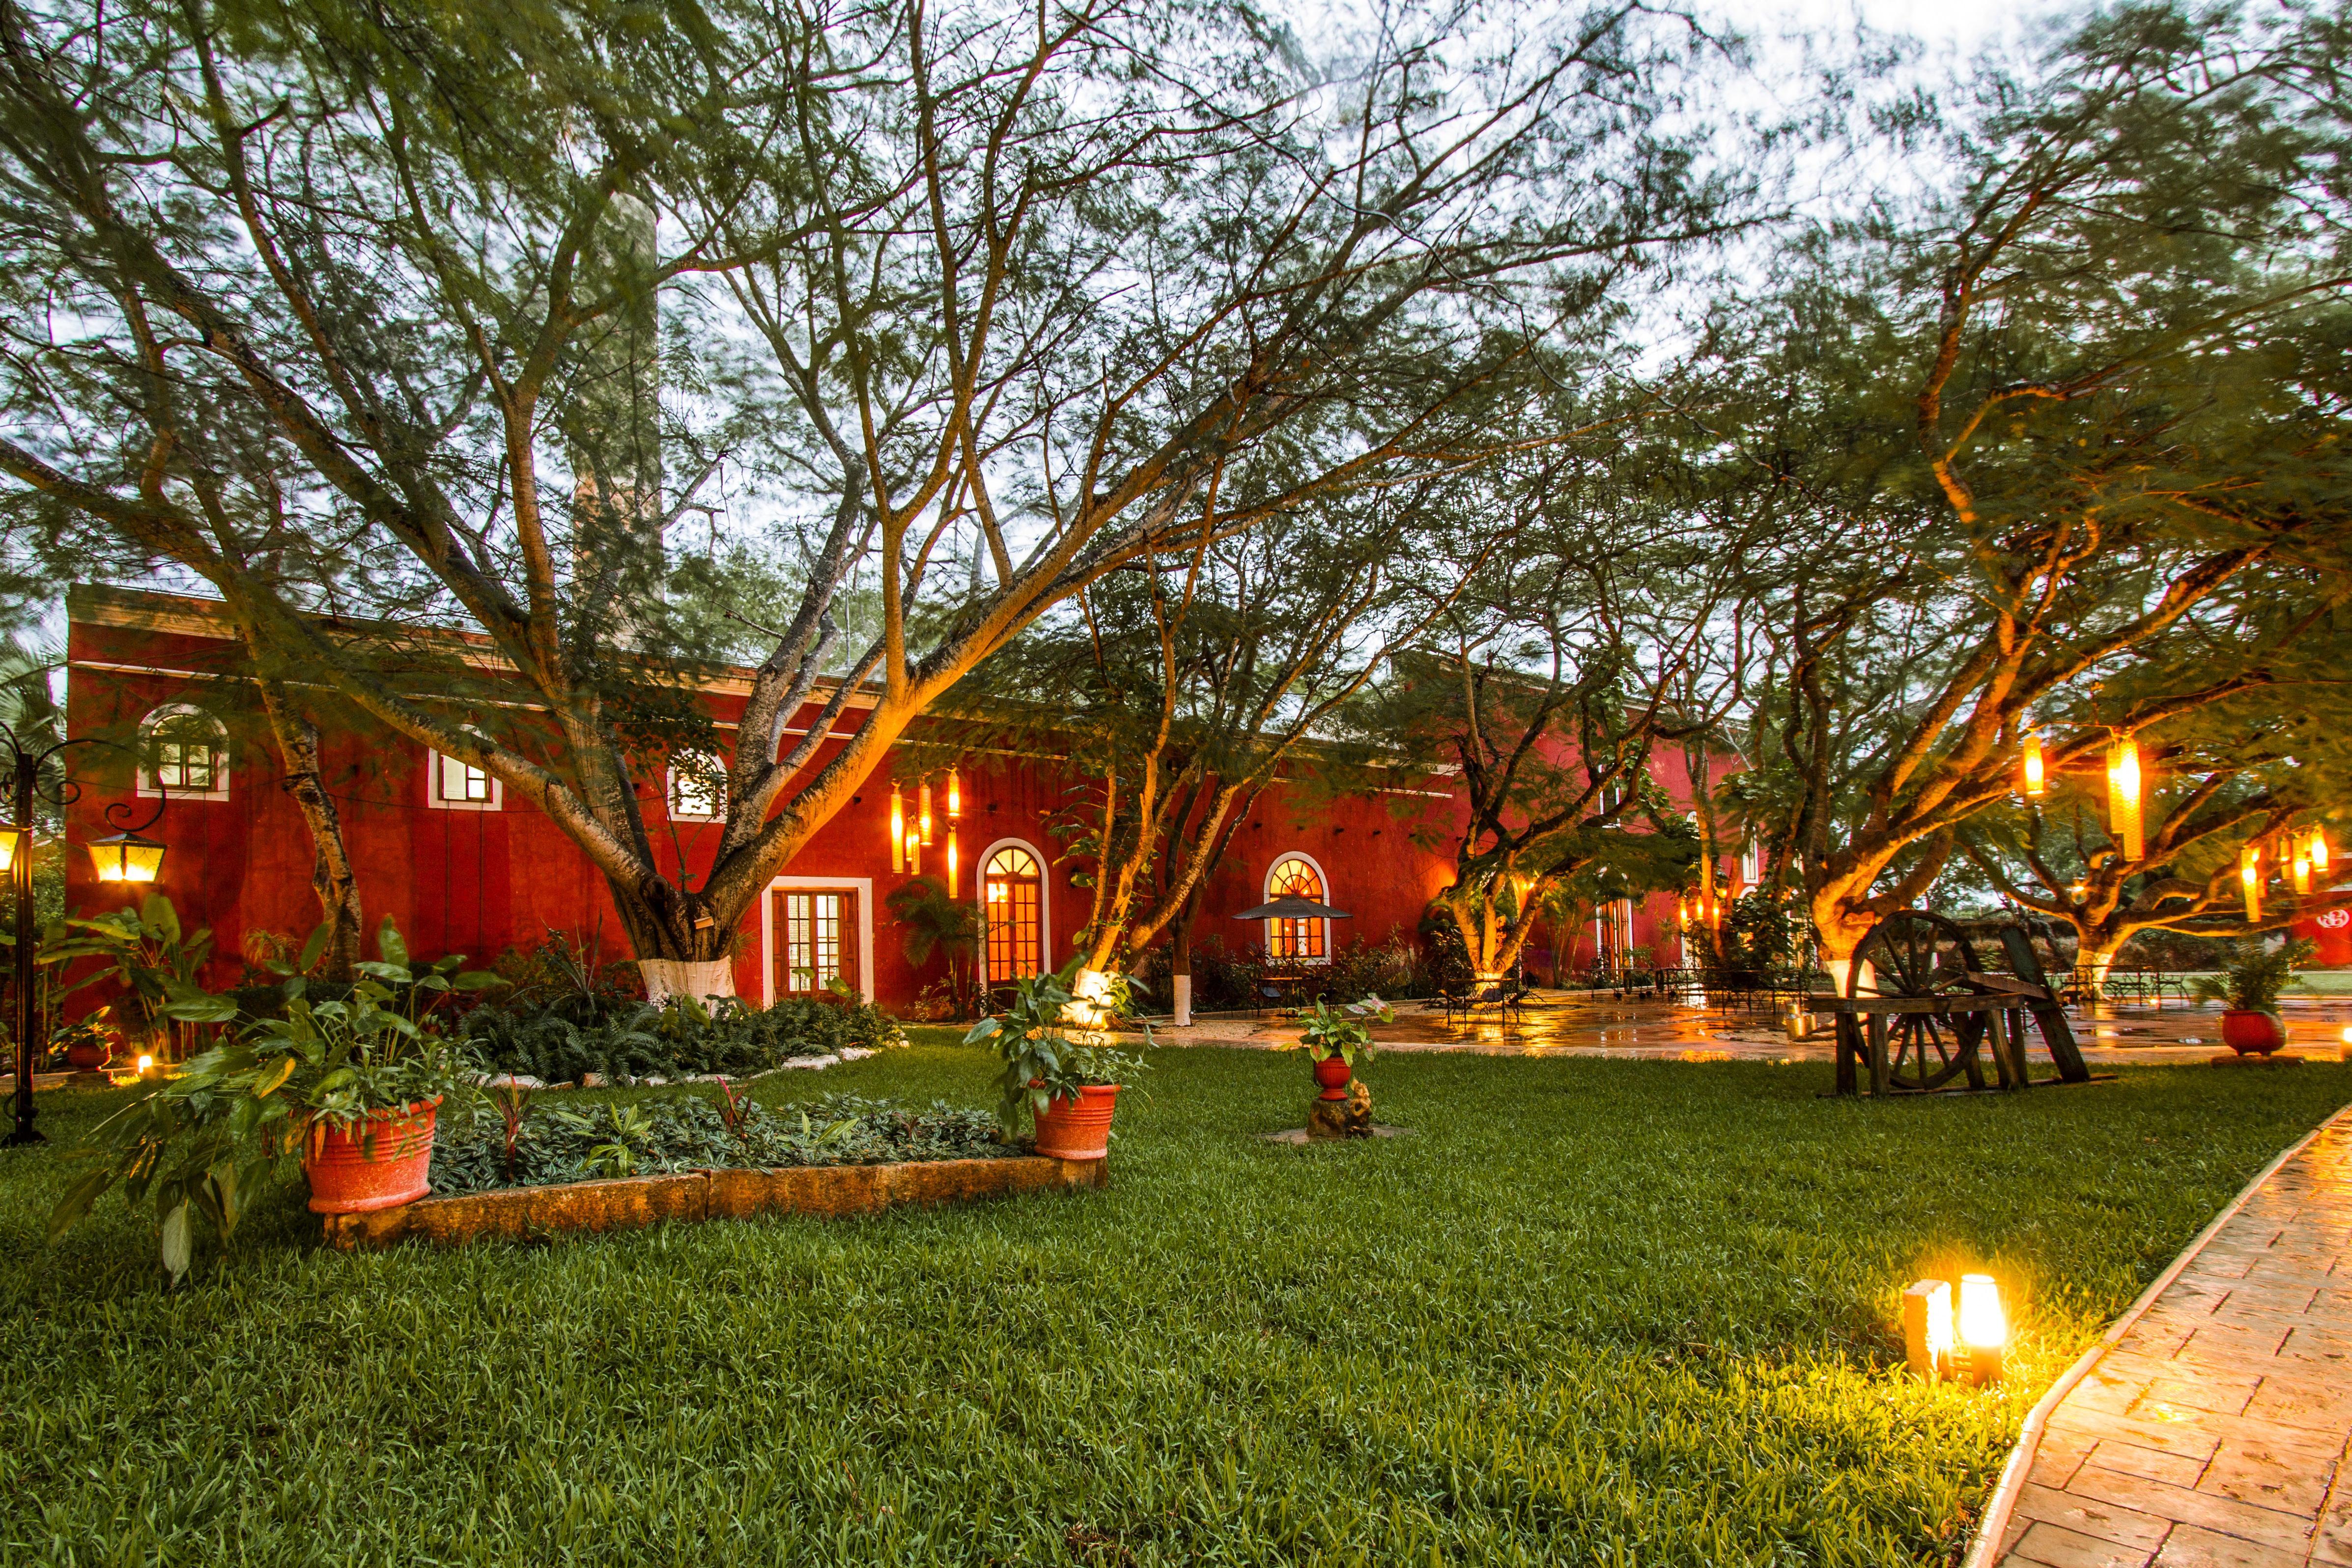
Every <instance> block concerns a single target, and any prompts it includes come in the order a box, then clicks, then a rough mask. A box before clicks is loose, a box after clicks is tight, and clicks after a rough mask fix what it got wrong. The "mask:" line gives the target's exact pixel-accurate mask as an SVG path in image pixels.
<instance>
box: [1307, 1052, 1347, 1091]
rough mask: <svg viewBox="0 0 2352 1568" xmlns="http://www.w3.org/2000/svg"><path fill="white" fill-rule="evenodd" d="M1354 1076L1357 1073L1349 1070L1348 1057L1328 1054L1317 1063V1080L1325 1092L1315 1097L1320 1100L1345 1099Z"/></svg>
mask: <svg viewBox="0 0 2352 1568" xmlns="http://www.w3.org/2000/svg"><path fill="white" fill-rule="evenodd" d="M1354 1076H1355V1074H1354V1073H1353V1072H1352V1071H1349V1067H1348V1059H1347V1058H1346V1057H1344V1056H1327V1057H1324V1058H1322V1059H1321V1060H1320V1061H1317V1062H1316V1063H1315V1082H1317V1083H1318V1084H1319V1085H1321V1087H1322V1090H1323V1092H1322V1093H1320V1094H1318V1095H1317V1096H1315V1098H1317V1099H1318V1100H1345V1099H1346V1098H1347V1097H1348V1080H1349V1079H1350V1078H1353V1077H1354Z"/></svg>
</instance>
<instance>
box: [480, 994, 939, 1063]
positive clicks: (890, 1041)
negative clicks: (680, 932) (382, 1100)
mask: <svg viewBox="0 0 2352 1568" xmlns="http://www.w3.org/2000/svg"><path fill="white" fill-rule="evenodd" d="M460 1042H461V1044H462V1047H463V1049H464V1050H465V1051H466V1053H467V1055H468V1056H469V1057H470V1058H471V1059H472V1061H474V1062H475V1064H476V1066H477V1067H478V1069H479V1070H480V1071H484V1072H492V1073H501V1072H504V1073H523V1074H527V1075H529V1076H530V1077H533V1078H537V1079H540V1080H541V1081H542V1082H549V1083H562V1082H579V1081H580V1080H581V1079H582V1078H583V1077H584V1076H585V1075H587V1074H588V1073H591V1072H594V1073H599V1074H602V1075H603V1076H604V1077H605V1078H607V1079H611V1080H613V1081H614V1082H624V1081H627V1080H631V1079H644V1078H656V1077H659V1078H688V1077H705V1076H710V1075H713V1074H719V1075H725V1076H729V1077H750V1076H751V1075H752V1074H754V1073H759V1072H765V1071H768V1070H769V1069H771V1068H773V1067H776V1066H778V1065H780V1064H782V1062H785V1061H790V1060H791V1059H793V1057H808V1056H824V1055H828V1054H832V1055H838V1054H839V1053H840V1052H841V1051H844V1050H864V1051H880V1050H884V1049H887V1048H890V1047H894V1046H898V1045H902V1044H904V1043H905V1036H904V1035H903V1034H901V1033H900V1031H899V1029H898V1020H897V1019H893V1018H891V1017H890V1015H889V1014H887V1013H886V1012H884V1011H883V1010H882V1009H879V1008H877V1007H875V1006H874V1005H873V1004H871V1003H869V1002H855V1001H853V1002H851V1003H849V1004H847V1005H838V1004H835V1003H832V1002H824V1001H815V1000H811V999H808V998H797V997H796V998H791V999H789V1000H785V1001H781V1002H778V1003H776V1004H775V1005H774V1006H773V1007H767V1008H753V1007H747V1006H746V1005H744V1004H743V1003H742V1002H740V1001H737V1000H733V999H730V1000H726V1001H722V1002H720V1003H719V1004H717V1005H715V1006H712V1005H707V1004H706V1003H704V1002H703V1001H702V1000H701V999H700V998H693V997H676V998H671V999H670V1000H669V1001H668V1002H667V1003H665V1004H663V1005H662V1006H660V1007H656V1006H655V1005H654V1004H652V1003H650V1002H643V1001H639V1002H632V1003H629V1004H628V1005H627V1006H626V1007H625V1008H622V1009H614V1010H610V1011H607V1012H606V1013H604V1016H603V1017H602V1018H600V1019H595V1020H593V1021H583V1020H582V1019H578V1018H576V1017H573V1016H568V1015H567V1013H566V1012H565V1011H564V1010H562V1009H558V1008H552V1007H541V1006H537V1005H534V1004H531V1003H530V1002H527V1001H520V1000H518V1001H515V1002H509V1003H503V1004H491V1005H487V1006H483V1007H478V1008H476V1009H474V1010H473V1011H471V1012H469V1013H467V1015H466V1019H465V1023H464V1027H463V1029H462V1030H461V1031H460Z"/></svg>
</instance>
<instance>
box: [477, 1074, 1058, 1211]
mask: <svg viewBox="0 0 2352 1568" xmlns="http://www.w3.org/2000/svg"><path fill="white" fill-rule="evenodd" d="M519 1121H520V1126H519V1127H518V1128H517V1130H516V1132H515V1135H514V1153H513V1158H512V1161H511V1163H509V1158H508V1153H507V1141H508V1135H507V1128H506V1125H505V1124H504V1123H503V1122H502V1121H501V1120H500V1119H499V1118H498V1117H495V1116H481V1115H477V1116H474V1117H471V1118H468V1119H463V1120H456V1121H452V1122H451V1123H449V1124H445V1125H444V1127H443V1128H442V1130H441V1133H440V1135H439V1136H438V1137H437V1138H436V1140H435V1143H434V1146H433V1190H434V1191H435V1192H436V1193H439V1194H444V1195H447V1194H453V1193H467V1192H487V1191H489V1190H491V1189H493V1188H496V1187H504V1186H551V1185H553V1184H555V1183H559V1182H569V1181H596V1180H601V1179H604V1178H606V1177H611V1176H657V1175H662V1174H664V1173H667V1172H673V1171H689V1170H723V1169H730V1168H733V1169H742V1168H751V1167H766V1166H863V1165H882V1164H888V1163H893V1162H896V1161H900V1160H964V1159H979V1158H988V1157H991V1156H993V1155H1010V1154H1014V1153H1017V1152H1018V1151H1017V1150H1014V1149H1012V1148H1010V1147H1008V1146H1006V1145H1003V1144H1002V1143H999V1142H998V1141H997V1138H996V1127H995V1123H994V1121H993V1120H992V1118H991V1117H990V1116H989V1114H988V1113H987V1112H985V1111H978V1110H972V1109H969V1108H966V1107H962V1106H957V1105H950V1104H949V1103H947V1102H945V1101H938V1102H935V1103H932V1104H931V1105H930V1106H929V1107H928V1108H926V1109H922V1110H916V1109H913V1108H910V1107H908V1106H905V1105H901V1104H898V1103H896V1102H893V1101H888V1100H873V1099H867V1098H865V1097H863V1096H859V1095H854V1094H829V1095H826V1096H825V1097H824V1098H823V1099H821V1100H816V1101H813V1102H810V1103H806V1104H803V1105H791V1106H785V1107H782V1108H781V1109H772V1108H770V1107H768V1106H765V1105H761V1104H759V1103H755V1102H753V1101H751V1100H748V1099H743V1098H740V1097H735V1098H733V1099H732V1101H731V1103H730V1101H729V1100H726V1099H720V1098H718V1097H715V1096H712V1095H706V1094H676V1095H667V1096H662V1097H659V1098H655V1099H646V1100H638V1101H635V1102H633V1103H617V1102H613V1101H605V1102H603V1103H596V1104H591V1105H583V1106H580V1107H577V1108H572V1107H544V1106H542V1107H541V1108H537V1109H534V1110H532V1111H530V1112H529V1113H525V1114H523V1115H521V1116H520V1118H519Z"/></svg>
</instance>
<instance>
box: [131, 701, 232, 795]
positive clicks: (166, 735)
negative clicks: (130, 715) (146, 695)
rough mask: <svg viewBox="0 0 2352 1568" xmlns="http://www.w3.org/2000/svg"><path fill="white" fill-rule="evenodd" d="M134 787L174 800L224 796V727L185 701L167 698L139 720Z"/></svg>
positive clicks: (226, 783) (226, 764)
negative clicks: (137, 758)
mask: <svg viewBox="0 0 2352 1568" xmlns="http://www.w3.org/2000/svg"><path fill="white" fill-rule="evenodd" d="M138 793H139V794H141V795H142V796H148V797H153V796H156V795H163V796H168V797H169V798H170V799H172V800H227V799H228V730H227V728H226V727H225V726H224V725H223V724H222V723H221V721H220V720H218V719H216V718H215V717H214V716H212V715H210V714H208V713H206V712H205V710H204V709H202V708H199V707H191V706H188V705H187V704H186V703H167V704H165V705H164V706H162V707H159V708H153V709H151V710H149V712H148V715H147V716H146V717H145V718H142V719H141V720H140V721H139V769H138Z"/></svg>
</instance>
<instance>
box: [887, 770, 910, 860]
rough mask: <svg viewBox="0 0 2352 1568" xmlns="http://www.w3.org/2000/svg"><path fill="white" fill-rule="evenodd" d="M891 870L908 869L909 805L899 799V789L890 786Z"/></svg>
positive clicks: (894, 785)
mask: <svg viewBox="0 0 2352 1568" xmlns="http://www.w3.org/2000/svg"><path fill="white" fill-rule="evenodd" d="M890 869H891V870H892V871H893V872H903V871H905V870H906V869H907V803H906V802H905V801H904V800H900V799H899V797H898V786H897V785H896V784H893V785H891V786H890Z"/></svg>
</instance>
